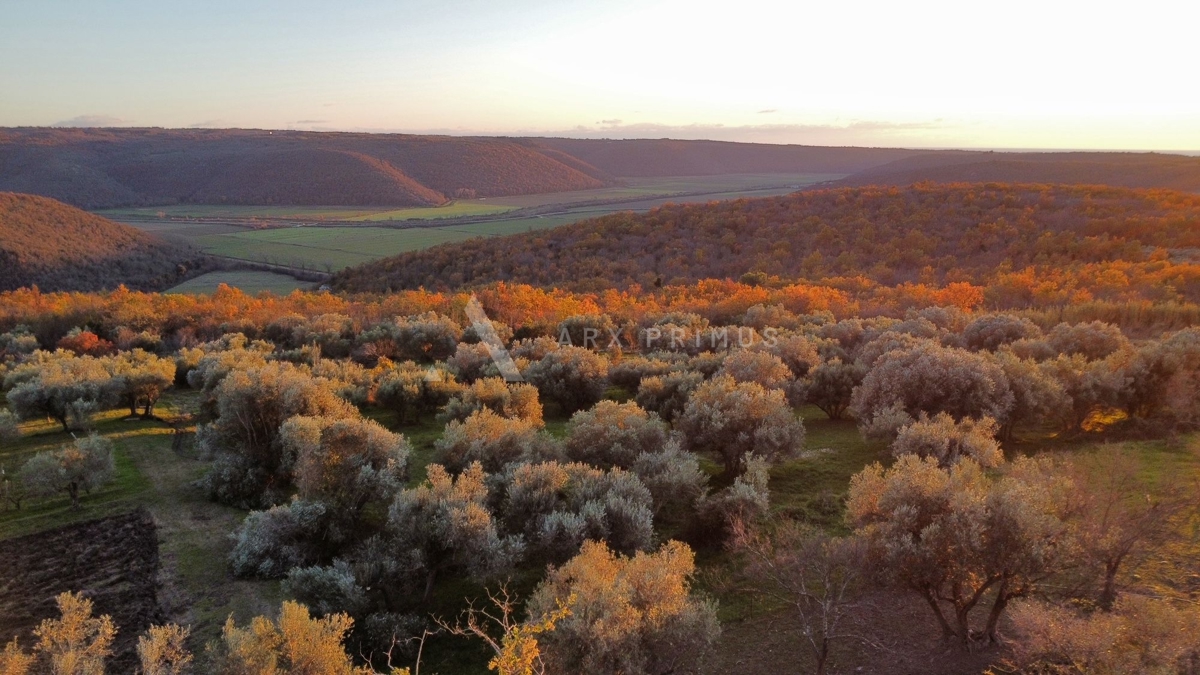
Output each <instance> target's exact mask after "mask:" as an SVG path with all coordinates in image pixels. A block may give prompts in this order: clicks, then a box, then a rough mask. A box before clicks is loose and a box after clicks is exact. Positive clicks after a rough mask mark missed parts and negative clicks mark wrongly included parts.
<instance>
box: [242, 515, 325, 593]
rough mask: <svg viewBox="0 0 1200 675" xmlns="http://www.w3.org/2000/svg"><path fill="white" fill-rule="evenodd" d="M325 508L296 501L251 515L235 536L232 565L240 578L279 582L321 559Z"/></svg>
mask: <svg viewBox="0 0 1200 675" xmlns="http://www.w3.org/2000/svg"><path fill="white" fill-rule="evenodd" d="M327 517H328V514H327V513H326V508H325V505H324V504H321V503H320V502H305V501H302V500H299V499H293V500H292V501H291V502H289V503H288V504H286V505H284V506H273V507H271V508H270V509H268V510H266V511H251V512H250V514H249V515H248V516H246V519H245V520H243V521H242V525H241V527H239V528H238V530H237V532H235V533H234V545H233V550H232V551H230V553H229V564H230V567H231V568H232V569H233V573H234V574H235V575H237V576H239V577H260V578H263V579H279V578H282V577H283V576H284V575H286V574H287V573H288V571H289V570H291V569H292V568H294V567H302V566H306V565H312V564H314V563H316V562H319V561H320V559H321V553H322V552H321V547H320V545H319V540H320V536H319V534H320V532H321V530H322V529H324V526H325V525H324V520H325V519H326V518H327Z"/></svg>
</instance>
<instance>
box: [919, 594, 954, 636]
mask: <svg viewBox="0 0 1200 675" xmlns="http://www.w3.org/2000/svg"><path fill="white" fill-rule="evenodd" d="M921 596H922V597H924V598H925V602H927V603H929V607H930V608H931V609H933V615H934V616H936V617H937V621H938V625H939V626H941V627H942V639H943V640H947V641H949V640H950V638H952V637H954V629H953V628H951V627H950V622H948V621H946V615H945V614H942V606H941V605H939V604H938V601H937V597H935V596H934V595H933V594H932V593H929V592H922V593H921Z"/></svg>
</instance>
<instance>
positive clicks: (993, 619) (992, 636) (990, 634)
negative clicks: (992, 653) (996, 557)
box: [985, 579, 1012, 645]
mask: <svg viewBox="0 0 1200 675" xmlns="http://www.w3.org/2000/svg"><path fill="white" fill-rule="evenodd" d="M1011 599H1012V596H1010V595H1009V594H1008V580H1007V579H1006V580H1004V581H1001V582H1000V588H999V589H997V590H996V601H995V602H993V603H992V611H990V612H988V620H987V629H986V631H985V632H986V634H987V641H988V643H989V644H993V645H995V644H1000V634H999V633H998V632H997V628H998V627H999V625H1000V617H1001V616H1003V615H1004V610H1005V608H1006V607H1008V601H1009V600H1011Z"/></svg>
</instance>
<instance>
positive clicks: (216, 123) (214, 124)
mask: <svg viewBox="0 0 1200 675" xmlns="http://www.w3.org/2000/svg"><path fill="white" fill-rule="evenodd" d="M225 126H229V125H227V124H225V121H224V120H204V121H203V122H194V123H192V124H189V125H187V128H189V129H220V128H221V127H225Z"/></svg>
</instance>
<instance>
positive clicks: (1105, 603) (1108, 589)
mask: <svg viewBox="0 0 1200 675" xmlns="http://www.w3.org/2000/svg"><path fill="white" fill-rule="evenodd" d="M1119 569H1121V559H1120V558H1117V559H1116V560H1109V561H1108V562H1106V563H1105V564H1104V587H1103V588H1102V589H1100V598H1099V599H1098V600H1097V601H1096V604H1097V605H1099V606H1100V609H1102V610H1104V611H1106V612H1107V611H1110V610H1112V608H1113V604H1114V603H1116V601H1117V570H1119Z"/></svg>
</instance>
